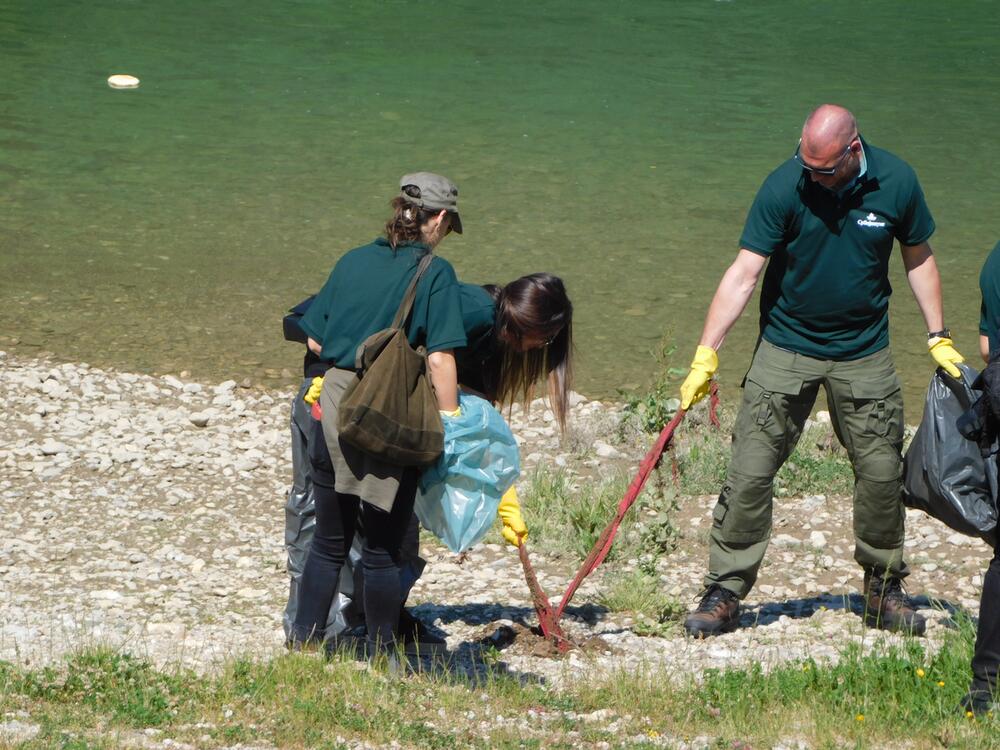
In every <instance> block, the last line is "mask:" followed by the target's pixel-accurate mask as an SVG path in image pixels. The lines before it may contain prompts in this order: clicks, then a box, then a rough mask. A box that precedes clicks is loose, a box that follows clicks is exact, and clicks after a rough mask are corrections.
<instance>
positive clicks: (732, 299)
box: [698, 263, 758, 351]
mask: <svg viewBox="0 0 1000 750" xmlns="http://www.w3.org/2000/svg"><path fill="white" fill-rule="evenodd" d="M757 277H758V274H757V273H751V272H748V271H747V269H745V268H743V267H742V266H741V265H740V264H739V263H733V265H731V266H730V267H729V268H728V269H727V270H726V273H725V274H724V275H723V276H722V281H720V282H719V288H718V289H716V290H715V297H713V298H712V304H711V305H709V307H708V314H707V315H706V316H705V327H704V328H703V329H702V333H701V340H700V341H699V342H698V343H699V344H700V345H701V346H708V347H711V348H712V349H715V350H716V351H718V350H719V347H721V346H722V342H723V341H725V339H726V335H727V334H728V333H729V329H730V328H732V327H733V324H734V323H735V322H736V321H737V320H738V319H739V317H740V315H742V314H743V310H744V309H745V308H746V306H747V303H748V302H749V301H750V297H752V296H753V290H754V287H755V286H756V285H757Z"/></svg>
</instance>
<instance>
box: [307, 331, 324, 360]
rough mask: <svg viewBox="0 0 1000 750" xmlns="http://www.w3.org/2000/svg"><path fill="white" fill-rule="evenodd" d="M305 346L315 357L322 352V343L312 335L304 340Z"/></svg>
mask: <svg viewBox="0 0 1000 750" xmlns="http://www.w3.org/2000/svg"><path fill="white" fill-rule="evenodd" d="M306 346H308V347H309V351H311V352H312V353H313V354H315V355H316V356H317V357H318V356H319V355H320V354H322V353H323V345H322V344H321V343H319V342H318V341H317V340H316V339H314V338H313V337H312V336H309V338H308V340H307V341H306Z"/></svg>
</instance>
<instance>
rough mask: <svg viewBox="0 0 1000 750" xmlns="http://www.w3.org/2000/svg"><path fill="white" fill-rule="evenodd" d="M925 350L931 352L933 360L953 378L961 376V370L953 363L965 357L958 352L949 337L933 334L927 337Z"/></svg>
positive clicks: (963, 359) (961, 360)
mask: <svg viewBox="0 0 1000 750" xmlns="http://www.w3.org/2000/svg"><path fill="white" fill-rule="evenodd" d="M927 350H928V351H929V352H930V353H931V356H932V357H933V358H934V361H935V362H937V363H938V366H940V367H942V368H944V371H945V372H947V373H948V374H949V375H951V376H952V377H953V378H960V377H962V373H961V371H960V370H959V369H958V368H957V367H955V365H957V364H958V363H959V362H964V361H965V357H963V356H962V355H961V354H959V353H958V350H957V349H955V345H954V342H953V341H952V340H951V339H946V338H943V337H941V336H935V337H934V338H932V339H928V340H927Z"/></svg>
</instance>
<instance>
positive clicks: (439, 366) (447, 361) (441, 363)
mask: <svg viewBox="0 0 1000 750" xmlns="http://www.w3.org/2000/svg"><path fill="white" fill-rule="evenodd" d="M427 370H428V374H429V375H430V378H431V385H433V386H434V395H435V397H436V398H437V402H438V409H440V410H441V411H455V409H457V408H458V367H457V365H456V364H455V353H454V351H453V350H451V349H446V350H444V351H441V352H433V353H432V354H428V355H427Z"/></svg>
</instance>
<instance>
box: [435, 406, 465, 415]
mask: <svg viewBox="0 0 1000 750" xmlns="http://www.w3.org/2000/svg"><path fill="white" fill-rule="evenodd" d="M438 413H439V414H440V415H441V416H442V417H460V416H462V407H461V406H456V407H455V411H445V410H444V409H438Z"/></svg>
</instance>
